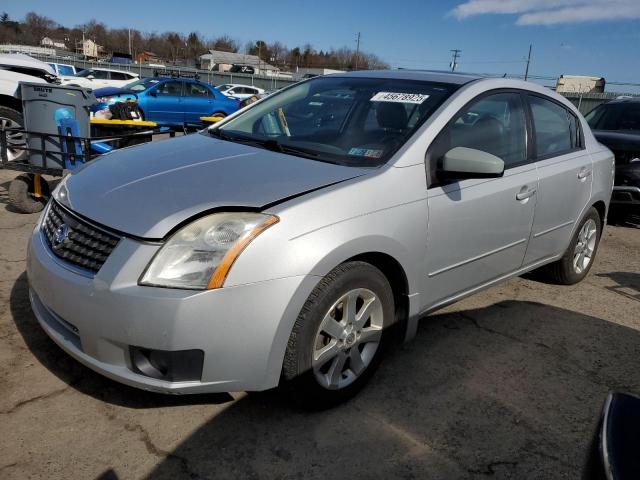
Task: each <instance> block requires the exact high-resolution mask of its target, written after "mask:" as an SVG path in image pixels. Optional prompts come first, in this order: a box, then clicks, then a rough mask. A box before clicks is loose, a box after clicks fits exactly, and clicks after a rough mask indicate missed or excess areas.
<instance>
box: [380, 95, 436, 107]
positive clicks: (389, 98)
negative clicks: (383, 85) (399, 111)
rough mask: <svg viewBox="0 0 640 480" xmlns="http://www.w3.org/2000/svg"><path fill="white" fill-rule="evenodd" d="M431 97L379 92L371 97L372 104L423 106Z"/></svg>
mask: <svg viewBox="0 0 640 480" xmlns="http://www.w3.org/2000/svg"><path fill="white" fill-rule="evenodd" d="M427 98H429V95H424V94H422V93H396V92H378V93H376V94H375V95H374V96H373V97H371V101H372V102H398V103H416V104H418V105H419V104H421V103H422V102H424V101H425V100H426V99H427Z"/></svg>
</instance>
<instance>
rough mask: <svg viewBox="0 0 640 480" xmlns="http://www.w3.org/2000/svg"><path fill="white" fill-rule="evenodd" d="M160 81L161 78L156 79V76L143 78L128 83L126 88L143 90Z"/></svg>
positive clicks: (135, 90)
mask: <svg viewBox="0 0 640 480" xmlns="http://www.w3.org/2000/svg"><path fill="white" fill-rule="evenodd" d="M159 81H160V80H156V79H155V78H143V79H141V80H136V81H135V82H131V83H127V84H126V85H125V86H124V88H126V89H127V90H132V91H134V92H143V91H144V90H146V89H147V88H149V87H150V86H152V85H155V84H156V83H158V82H159Z"/></svg>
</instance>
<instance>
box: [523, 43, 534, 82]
mask: <svg viewBox="0 0 640 480" xmlns="http://www.w3.org/2000/svg"><path fill="white" fill-rule="evenodd" d="M531 47H532V45H531V44H529V56H528V57H527V68H526V69H525V71H524V81H525V82H526V81H527V78H528V77H529V64H530V63H531Z"/></svg>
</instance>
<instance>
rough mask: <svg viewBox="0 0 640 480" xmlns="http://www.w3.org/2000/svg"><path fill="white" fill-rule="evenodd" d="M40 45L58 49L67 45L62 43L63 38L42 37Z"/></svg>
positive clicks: (62, 48)
mask: <svg viewBox="0 0 640 480" xmlns="http://www.w3.org/2000/svg"><path fill="white" fill-rule="evenodd" d="M40 46H42V47H45V48H57V49H59V50H66V49H67V45H66V43H64V40H58V39H55V38H49V37H43V38H42V40H40Z"/></svg>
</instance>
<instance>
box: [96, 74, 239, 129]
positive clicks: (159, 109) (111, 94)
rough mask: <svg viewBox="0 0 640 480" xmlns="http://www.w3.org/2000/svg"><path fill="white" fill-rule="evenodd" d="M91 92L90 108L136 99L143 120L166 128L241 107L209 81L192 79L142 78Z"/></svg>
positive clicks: (192, 122) (232, 111) (190, 123)
mask: <svg viewBox="0 0 640 480" xmlns="http://www.w3.org/2000/svg"><path fill="white" fill-rule="evenodd" d="M93 93H94V94H95V96H96V98H97V100H98V104H97V105H95V106H94V107H93V108H92V110H93V111H97V110H102V109H104V108H107V107H108V106H109V105H111V104H112V103H116V102H124V101H127V100H136V101H137V102H138V107H139V108H140V110H141V111H142V116H143V119H144V120H150V121H152V122H156V123H157V124H158V125H160V126H165V127H182V126H183V125H201V124H202V122H201V120H200V117H204V116H213V115H215V116H221V117H225V116H227V115H230V114H232V113H234V112H235V111H237V110H238V109H239V108H240V100H238V99H235V98H229V97H226V96H225V95H223V94H222V93H220V92H219V91H218V90H216V89H215V88H214V87H213V86H211V85H209V84H208V83H203V82H199V81H198V80H194V79H191V78H171V77H152V78H143V79H141V80H136V81H135V82H132V83H129V84H127V85H125V86H124V88H113V87H105V88H98V89H96V90H94V91H93Z"/></svg>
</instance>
